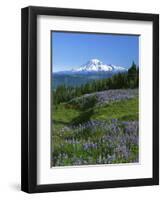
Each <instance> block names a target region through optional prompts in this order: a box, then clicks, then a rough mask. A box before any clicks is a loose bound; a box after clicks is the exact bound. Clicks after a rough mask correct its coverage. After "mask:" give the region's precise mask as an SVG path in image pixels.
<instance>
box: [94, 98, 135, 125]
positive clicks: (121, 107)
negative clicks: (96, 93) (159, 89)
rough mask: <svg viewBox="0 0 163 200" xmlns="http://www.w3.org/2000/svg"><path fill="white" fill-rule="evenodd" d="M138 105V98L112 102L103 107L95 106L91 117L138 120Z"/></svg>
mask: <svg viewBox="0 0 163 200" xmlns="http://www.w3.org/2000/svg"><path fill="white" fill-rule="evenodd" d="M138 107H139V106H138V98H133V99H129V100H123V101H119V102H112V103H110V104H107V105H105V106H103V107H100V108H96V109H95V112H94V113H95V114H94V115H93V116H92V118H93V119H98V120H108V119H119V120H122V121H130V120H138Z"/></svg>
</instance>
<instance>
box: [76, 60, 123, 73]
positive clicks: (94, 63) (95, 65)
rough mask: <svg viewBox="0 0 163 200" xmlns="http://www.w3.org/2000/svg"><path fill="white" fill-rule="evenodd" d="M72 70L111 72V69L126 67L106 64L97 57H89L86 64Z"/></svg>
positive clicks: (117, 69) (118, 69) (120, 69)
mask: <svg viewBox="0 0 163 200" xmlns="http://www.w3.org/2000/svg"><path fill="white" fill-rule="evenodd" d="M74 71H78V72H80V71H82V72H83V71H87V72H98V71H104V72H113V71H126V68H124V67H119V66H115V65H107V64H104V63H102V62H101V61H100V60H98V59H91V60H89V61H88V62H87V63H86V64H84V65H82V66H81V67H80V68H78V69H76V70H74Z"/></svg>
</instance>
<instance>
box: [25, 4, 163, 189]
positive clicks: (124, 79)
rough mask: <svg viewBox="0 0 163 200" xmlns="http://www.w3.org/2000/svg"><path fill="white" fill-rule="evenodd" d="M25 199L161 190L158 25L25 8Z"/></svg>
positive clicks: (153, 18)
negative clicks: (73, 192)
mask: <svg viewBox="0 0 163 200" xmlns="http://www.w3.org/2000/svg"><path fill="white" fill-rule="evenodd" d="M21 144H22V156H21V159H22V168H21V172H22V174H21V177H22V190H23V191H25V192H28V193H35V192H51V191H66V190H82V189H98V188H113V187H129V186H144V185H158V184H159V16H158V15H157V14H144V13H126V12H112V11H99V10H80V9H65V8H47V7H33V6H30V7H26V8H23V9H22V143H21Z"/></svg>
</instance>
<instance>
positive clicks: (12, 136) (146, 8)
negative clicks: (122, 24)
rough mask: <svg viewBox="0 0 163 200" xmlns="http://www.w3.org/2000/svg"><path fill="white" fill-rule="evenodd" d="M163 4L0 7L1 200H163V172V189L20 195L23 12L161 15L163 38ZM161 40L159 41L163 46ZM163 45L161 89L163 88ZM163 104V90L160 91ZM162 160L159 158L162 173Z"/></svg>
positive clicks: (78, 0) (105, 1)
mask: <svg viewBox="0 0 163 200" xmlns="http://www.w3.org/2000/svg"><path fill="white" fill-rule="evenodd" d="M161 2H162V0H153V1H147V0H133V1H131V0H123V1H120V0H114V1H109V0H100V1H99V0H86V1H85V0H69V1H68V0H55V1H54V0H46V1H43V0H28V1H21V0H17V1H16V0H4V1H1V6H0V23H1V24H0V27H1V29H0V136H1V137H0V199H11V198H12V199H17V200H19V199H45V198H46V199H48V200H51V199H56V200H60V199H62V200H64V199H66V200H69V199H71V200H76V199H78V200H80V199H112V198H113V199H115V200H116V199H125V200H128V199H130V200H131V199H132V200H135V199H136V200H138V199H143V198H147V199H148V200H150V199H158V200H159V199H162V198H161V196H163V175H162V172H160V186H152V187H149V186H146V187H137V188H136V187H135V188H134V187H133V188H118V189H102V190H90V191H89V190H87V191H75V192H59V193H44V194H32V195H31V194H30V195H29V194H26V193H24V192H21V191H20V153H21V149H20V134H21V133H20V121H21V116H20V103H21V101H20V97H21V93H20V89H21V71H20V59H21V56H20V47H21V35H20V27H21V26H20V22H21V18H20V12H21V11H20V10H21V8H22V7H25V6H28V5H37V6H52V7H67V8H85V9H101V10H112V11H131V12H147V13H159V14H160V35H162V34H163V26H162V18H163V9H161ZM161 41H162V38H160V44H161ZM161 64H162V60H161V45H160V88H161V87H163V79H162V78H161V77H162V76H163V70H162V68H161ZM160 102H163V90H162V91H161V89H160ZM162 120H163V103H162V104H161V105H160V154H162V153H163V145H162V142H161V140H162V139H163V137H162V135H161V134H162V131H163V123H162ZM162 166H163V158H161V156H160V169H161V168H162Z"/></svg>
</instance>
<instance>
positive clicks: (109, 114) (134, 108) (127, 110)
mask: <svg viewBox="0 0 163 200" xmlns="http://www.w3.org/2000/svg"><path fill="white" fill-rule="evenodd" d="M138 107H139V106H138V97H136V98H133V99H129V100H123V101H118V102H112V103H109V104H107V105H104V106H101V107H94V108H91V109H88V110H86V111H81V110H78V109H76V108H72V107H71V106H68V105H67V104H60V105H58V106H57V107H55V108H54V107H53V111H52V113H53V115H52V119H53V122H54V124H55V126H56V127H63V126H64V125H70V124H73V123H76V124H79V123H82V122H85V121H88V120H90V119H96V120H105V121H106V120H110V119H119V120H121V121H130V120H131V121H133V120H138Z"/></svg>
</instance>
